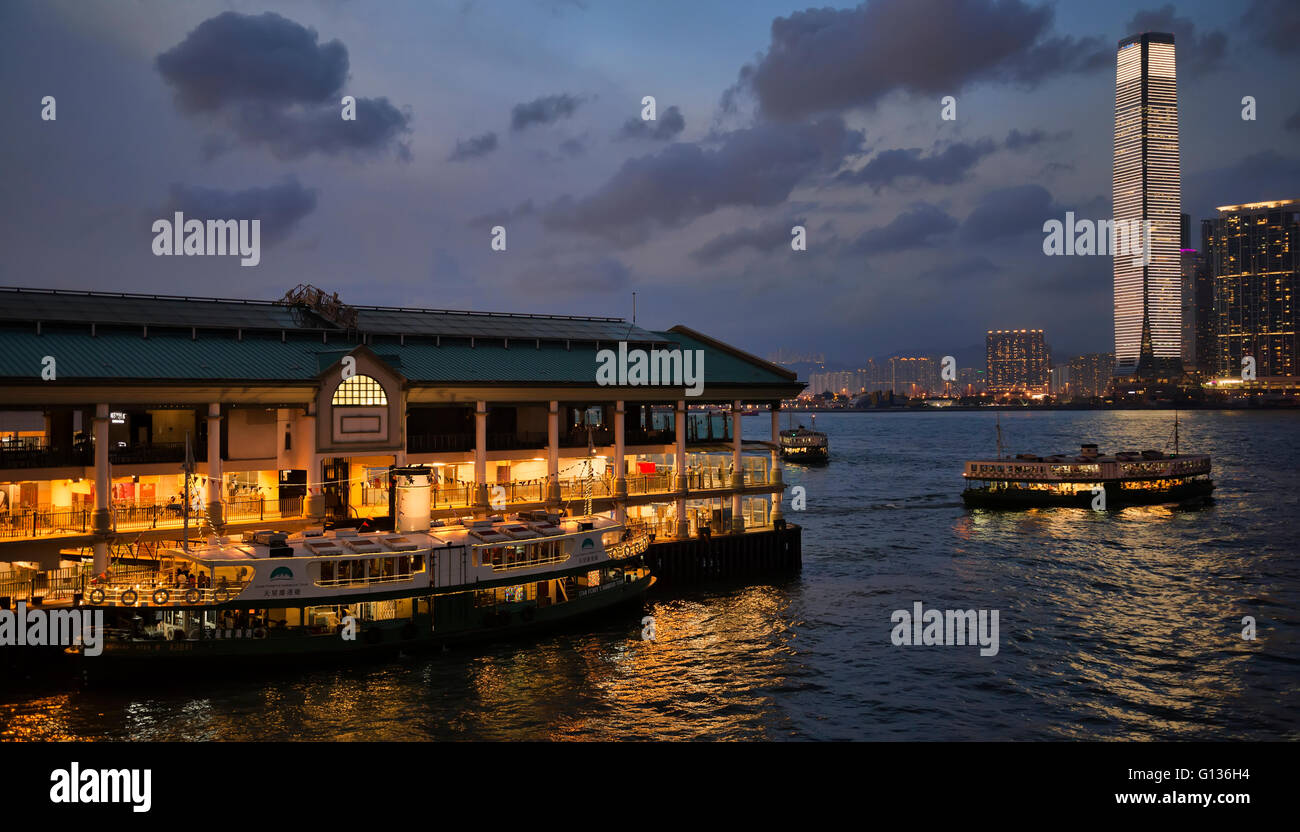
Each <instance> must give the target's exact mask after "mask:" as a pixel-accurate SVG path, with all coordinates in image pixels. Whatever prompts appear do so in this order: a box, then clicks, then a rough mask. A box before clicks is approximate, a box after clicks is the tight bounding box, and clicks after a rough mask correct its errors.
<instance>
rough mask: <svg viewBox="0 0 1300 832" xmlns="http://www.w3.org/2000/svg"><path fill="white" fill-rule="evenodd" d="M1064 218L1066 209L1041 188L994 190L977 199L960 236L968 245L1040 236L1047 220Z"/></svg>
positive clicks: (1023, 187)
mask: <svg viewBox="0 0 1300 832" xmlns="http://www.w3.org/2000/svg"><path fill="white" fill-rule="evenodd" d="M1053 217H1056V218H1057V219H1064V218H1065V209H1063V208H1060V207H1059V206H1057V205H1056V204H1055V203H1054V202H1053V201H1052V195H1051V194H1050V193H1048V191H1047V189H1046V188H1044V187H1043V186H1042V185H1015V186H1012V187H1010V188H997V189H995V190H992V191H989V192H987V193H985V194H984V196H982V197H981V198H980V201H979V204H978V205H976V206H975V209H974V210H973V211H971V212H970V214H969V215H968V216H967V217H966V220H965V222H963V223H962V227H961V236H962V238H963V239H965V240H968V241H970V242H985V241H988V240H996V239H999V238H1003V237H1018V236H1020V235H1021V234H1028V233H1030V232H1036V233H1042V230H1043V223H1045V222H1047V221H1048V220H1049V219H1052V218H1053Z"/></svg>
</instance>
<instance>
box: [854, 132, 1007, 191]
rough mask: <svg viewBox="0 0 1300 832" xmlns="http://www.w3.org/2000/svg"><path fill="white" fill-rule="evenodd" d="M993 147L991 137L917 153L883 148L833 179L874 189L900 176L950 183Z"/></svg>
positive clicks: (991, 150) (956, 179)
mask: <svg viewBox="0 0 1300 832" xmlns="http://www.w3.org/2000/svg"><path fill="white" fill-rule="evenodd" d="M995 150H997V145H996V144H995V143H994V142H993V141H992V140H991V139H980V140H979V141H976V142H971V143H966V142H957V143H955V144H951V145H949V146H948V147H946V148H944V149H943V150H942V151H938V152H934V153H931V154H930V155H928V156H923V155H921V149H920V148H918V147H912V148H897V149H894V150H884V151H881V152H880V153H877V154H876V155H875V156H873V157H872V159H871V161H869V162H867V164H865V165H864V166H862V167H861V168H859V169H857V170H854V171H843V172H841V173H840V174H839V175H838V176H836V177H835V181H836V182H839V183H841V184H848V185H870V186H871V189H872V190H874V191H877V192H879V191H880V190H881V189H882V188H884V187H886V186H889V185H894V184H896V183H898V182H899V181H900V180H919V181H921V182H926V183H929V184H931V185H953V184H956V183H958V182H960V181H962V180H963V179H965V178H966V174H967V173H969V172H970V170H971V168H973V167H975V165H976V164H978V163H979V161H980V159H983V158H984V157H985V156H988V155H989V154H990V153H992V152H993V151H995Z"/></svg>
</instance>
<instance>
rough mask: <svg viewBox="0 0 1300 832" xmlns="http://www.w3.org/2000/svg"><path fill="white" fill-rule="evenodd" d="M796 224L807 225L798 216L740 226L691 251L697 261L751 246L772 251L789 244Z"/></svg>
mask: <svg viewBox="0 0 1300 832" xmlns="http://www.w3.org/2000/svg"><path fill="white" fill-rule="evenodd" d="M796 225H804V226H806V225H807V220H806V219H804V218H802V217H799V218H795V219H787V220H774V221H772V222H765V223H760V224H759V225H758V226H757V227H755V228H742V229H740V230H738V231H731V232H728V233H726V234H720V235H718V236H717V237H714V238H713V239H712V240H709V241H708V242H707V243H705V244H704V245H702V246H700V247H699V248H697V249H696V250H695V251H693V252H691V257H693V258H694V259H695V260H696V261H697V262H699V263H704V264H709V263H716V262H718V261H719V260H721V259H722V258H724V257H726V256H727V255H728V254H731V253H732V252H735V251H739V250H740V249H742V248H753V249H757V250H758V251H762V252H770V251H774V250H776V249H778V248H781V247H782V246H789V245H790V240H791V239H793V237H792V236H791V234H790V229H791V228H793V227H794V226H796Z"/></svg>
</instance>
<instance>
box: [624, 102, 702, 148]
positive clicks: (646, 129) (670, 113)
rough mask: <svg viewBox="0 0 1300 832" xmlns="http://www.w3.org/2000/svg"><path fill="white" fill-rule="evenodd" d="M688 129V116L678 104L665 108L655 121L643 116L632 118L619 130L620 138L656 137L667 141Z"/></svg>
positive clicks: (657, 139)
mask: <svg viewBox="0 0 1300 832" xmlns="http://www.w3.org/2000/svg"><path fill="white" fill-rule="evenodd" d="M685 129H686V118H685V117H684V116H683V115H682V111H681V110H679V109H678V108H677V105H675V104H674V105H673V106H671V107H669V108H668V109H667V110H664V112H663V115H662V116H660V117H659V118H657V119H655V120H654V121H646V120H645V119H641V118H630V119H628V120H627V121H626V122H624V123H623V129H622V130H620V131H619V133H618V137H619V138H620V139H654V140H655V141H667V140H668V139H671V138H672V137H674V136H676V135H677V134H678V133H680V132H682V131H683V130H685Z"/></svg>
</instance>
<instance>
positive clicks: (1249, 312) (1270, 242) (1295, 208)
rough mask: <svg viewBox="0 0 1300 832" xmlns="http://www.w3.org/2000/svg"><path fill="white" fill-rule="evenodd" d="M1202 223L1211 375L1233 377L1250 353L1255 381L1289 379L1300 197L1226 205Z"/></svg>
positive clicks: (1299, 259)
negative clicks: (1209, 283) (1210, 308)
mask: <svg viewBox="0 0 1300 832" xmlns="http://www.w3.org/2000/svg"><path fill="white" fill-rule="evenodd" d="M1218 210H1219V217H1218V218H1217V219H1215V220H1213V221H1212V222H1211V224H1210V228H1209V237H1210V239H1209V252H1208V254H1209V257H1208V262H1209V267H1210V270H1211V272H1212V273H1213V280H1214V318H1213V327H1214V366H1213V370H1214V373H1215V375H1218V376H1220V377H1240V376H1241V372H1242V359H1243V358H1245V357H1251V358H1254V359H1255V374H1256V377H1257V378H1258V379H1261V380H1262V379H1265V378H1266V377H1275V378H1276V377H1293V376H1296V375H1297V374H1300V373H1298V372H1297V371H1298V370H1300V365H1298V364H1297V359H1298V358H1300V356H1297V342H1296V303H1297V299H1296V290H1297V289H1300V200H1295V199H1288V200H1281V201H1275V202H1252V203H1249V204H1245V205H1225V206H1223V207H1221V208H1219V209H1218Z"/></svg>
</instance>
